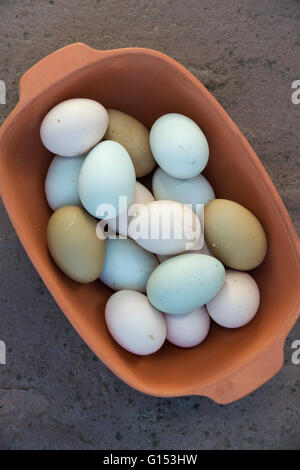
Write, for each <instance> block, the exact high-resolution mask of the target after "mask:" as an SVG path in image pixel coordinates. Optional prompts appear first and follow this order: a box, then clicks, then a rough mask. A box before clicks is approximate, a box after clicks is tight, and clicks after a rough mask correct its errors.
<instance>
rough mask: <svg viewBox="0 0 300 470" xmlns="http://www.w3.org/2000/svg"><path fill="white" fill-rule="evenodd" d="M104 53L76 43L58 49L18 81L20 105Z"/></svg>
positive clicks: (94, 60)
mask: <svg viewBox="0 0 300 470" xmlns="http://www.w3.org/2000/svg"><path fill="white" fill-rule="evenodd" d="M103 53H105V51H97V50H96V49H92V48H91V47H89V46H87V45H85V44H83V43H81V42H77V43H74V44H70V45H69V46H66V47H63V48H61V49H58V50H57V51H55V52H53V53H52V54H50V55H48V56H47V57H45V58H44V59H42V60H40V62H38V63H37V64H36V65H34V66H33V67H31V68H30V69H29V70H28V71H27V72H25V74H24V75H23V76H22V77H21V79H20V104H25V103H26V102H28V101H29V100H30V99H31V98H32V97H34V96H37V95H38V94H40V93H41V92H42V91H43V90H45V89H47V88H48V87H50V86H51V85H53V84H54V83H56V82H57V81H59V80H61V79H62V78H64V77H65V76H66V75H69V74H70V73H72V72H74V71H75V70H78V69H79V68H82V67H85V66H87V65H90V64H92V63H93V62H96V61H97V60H98V59H99V55H100V54H103Z"/></svg>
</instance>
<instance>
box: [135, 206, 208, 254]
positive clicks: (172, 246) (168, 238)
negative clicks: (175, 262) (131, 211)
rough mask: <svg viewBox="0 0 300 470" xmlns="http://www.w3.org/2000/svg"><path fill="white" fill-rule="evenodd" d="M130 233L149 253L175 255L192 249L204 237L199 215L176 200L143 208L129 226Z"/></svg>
mask: <svg viewBox="0 0 300 470" xmlns="http://www.w3.org/2000/svg"><path fill="white" fill-rule="evenodd" d="M128 234H129V236H130V237H131V238H133V239H134V240H135V241H136V242H137V243H138V244H139V245H141V246H142V247H143V248H145V250H148V251H151V252H152V253H156V254H159V255H174V254H179V253H183V252H184V251H186V250H189V249H191V248H192V247H193V246H194V245H195V244H196V242H197V240H198V239H199V237H200V236H201V224H200V221H199V219H198V217H197V216H196V214H195V213H194V212H193V211H192V210H191V209H190V208H189V207H186V206H184V205H183V204H180V203H179V202H175V201H154V202H150V203H149V204H146V205H145V206H143V207H141V209H140V211H139V212H138V214H137V215H136V216H135V217H133V218H132V220H131V221H130V224H129V226H128Z"/></svg>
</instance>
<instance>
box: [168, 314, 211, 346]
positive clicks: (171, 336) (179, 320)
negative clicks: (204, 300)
mask: <svg viewBox="0 0 300 470" xmlns="http://www.w3.org/2000/svg"><path fill="white" fill-rule="evenodd" d="M165 319H166V323H167V340H168V341H169V342H170V343H172V344H174V345H175V346H179V347H181V348H192V347H193V346H197V345H198V344H200V343H202V341H203V340H204V339H205V338H206V336H207V335H208V332H209V328H210V317H209V315H208V313H207V311H206V308H205V307H198V308H195V309H194V310H192V311H191V312H189V313H185V314H182V315H173V314H171V313H166V314H165Z"/></svg>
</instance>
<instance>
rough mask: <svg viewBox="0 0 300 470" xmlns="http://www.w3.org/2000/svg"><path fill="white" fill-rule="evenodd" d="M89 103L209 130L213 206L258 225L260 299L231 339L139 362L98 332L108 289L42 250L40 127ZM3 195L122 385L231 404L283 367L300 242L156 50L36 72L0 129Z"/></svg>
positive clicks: (216, 114)
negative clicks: (249, 216) (62, 111)
mask: <svg viewBox="0 0 300 470" xmlns="http://www.w3.org/2000/svg"><path fill="white" fill-rule="evenodd" d="M73 97H85V98H91V99H94V100H98V101H100V102H101V103H102V104H103V105H104V106H106V107H112V108H117V109H120V110H123V111H125V112H127V113H129V114H131V115H133V116H135V117H136V118H137V119H139V120H140V121H142V122H143V123H144V124H145V125H146V126H148V127H150V126H151V125H152V123H153V122H154V121H155V120H156V119H157V118H158V117H159V116H160V115H162V114H165V113H169V112H177V113H183V114H186V115H187V116H189V117H191V118H192V119H194V120H195V121H196V122H197V123H198V124H199V125H200V126H201V128H202V129H203V131H204V132H205V134H206V136H207V139H208V142H209V146H210V160H209V164H208V166H207V169H206V171H205V174H206V175H207V177H208V179H209V181H210V182H211V183H212V185H213V187H214V189H215V192H216V196H217V197H223V198H228V199H232V200H234V201H237V202H239V203H241V204H242V205H244V206H246V207H247V208H248V209H250V211H252V212H253V213H254V214H256V215H257V216H258V218H259V219H260V220H261V222H262V223H263V226H264V227H265V230H266V232H267V236H268V242H269V249H268V255H267V257H266V259H265V261H264V262H263V264H262V265H261V266H260V267H259V268H258V269H256V270H255V271H253V272H252V274H253V276H254V277H255V279H256V281H257V283H258V285H259V288H260V291H261V305H260V308H259V312H258V314H257V316H256V317H255V319H254V320H253V321H252V322H251V323H250V324H248V325H246V326H244V327H243V328H240V329H237V330H228V329H224V328H221V327H219V326H217V325H213V327H212V330H211V332H210V334H209V336H208V338H207V339H206V341H205V342H204V343H203V344H201V345H199V346H198V347H195V348H192V349H189V350H183V349H180V348H177V347H175V346H172V345H171V344H168V343H166V344H165V345H164V346H163V348H162V349H161V350H160V351H159V352H158V353H156V354H153V355H151V356H148V357H138V356H135V355H133V354H130V353H127V352H126V351H125V350H123V349H122V348H120V347H119V346H118V345H117V344H116V343H115V342H114V341H113V340H112V338H111V337H110V335H109V334H108V331H107V329H106V326H105V322H104V307H105V303H106V301H107V299H108V297H109V296H110V295H111V291H110V289H108V288H107V287H106V286H104V285H102V284H101V283H100V281H96V282H94V283H91V284H88V285H80V284H77V283H75V282H73V281H71V280H70V279H68V278H67V277H66V276H65V275H64V274H63V273H62V272H61V271H60V270H59V269H58V268H57V267H56V265H55V264H54V263H53V262H52V260H51V258H50V257H49V254H48V252H47V247H46V225H47V221H48V219H49V216H50V214H51V211H50V209H49V207H48V205H47V203H46V199H45V195H44V180H45V176H46V172H47V168H48V166H49V162H50V160H51V158H52V157H53V155H52V154H50V153H49V152H48V151H47V150H46V149H45V148H44V147H43V145H42V143H41V140H40V136H39V129H40V124H41V120H42V118H43V117H44V115H45V114H46V113H47V111H48V110H49V109H50V108H52V107H53V106H54V105H55V104H57V103H58V102H60V101H63V100H66V99H68V98H73ZM0 187H1V196H2V199H3V201H4V204H5V207H6V209H7V212H8V215H9V217H10V219H11V221H12V223H13V225H14V228H15V230H16V232H17V234H18V236H19V238H20V240H21V242H22V244H23V245H24V248H25V250H26V251H27V253H28V255H29V257H30V258H31V260H32V262H33V264H34V266H35V267H36V269H37V270H38V272H39V274H40V276H41V277H42V279H43V281H44V282H45V284H46V285H47V287H48V288H49V290H50V292H51V293H52V295H53V296H54V298H55V299H56V301H57V303H58V305H59V306H60V307H61V309H62V310H63V312H64V313H65V315H66V316H67V318H68V319H69V321H70V322H71V323H72V325H73V326H74V328H75V329H76V330H77V332H78V333H79V334H80V336H81V337H82V338H83V340H84V341H85V342H86V343H87V344H88V345H89V347H90V348H91V349H92V350H93V351H94V353H95V354H96V355H97V356H98V357H99V358H100V359H101V361H103V362H104V364H106V366H107V367H109V368H110V369H111V370H112V371H113V372H114V373H115V374H116V375H117V376H119V377H120V378H121V379H122V380H124V381H125V382H126V383H127V384H129V385H131V386H132V387H134V388H135V389H137V390H139V391H141V392H144V393H147V394H150V395H156V396H161V397H162V396H180V395H205V396H207V397H210V398H212V399H213V400H215V401H216V402H218V403H223V404H224V403H229V402H232V401H234V400H237V399H239V398H241V397H242V396H244V395H246V394H248V393H250V392H251V391H253V390H254V389H256V388H257V387H259V386H260V385H262V384H263V383H264V382H266V381H267V380H269V379H270V378H271V377H272V376H274V374H276V373H277V372H278V371H279V370H280V368H281V367H282V365H283V360H284V355H283V349H284V342H285V338H286V336H287V334H288V333H289V331H290V330H291V328H292V326H293V325H294V323H295V322H296V320H297V318H298V316H299V307H300V290H299V285H298V282H299V274H300V262H299V243H298V238H297V235H296V233H295V230H294V228H293V225H292V223H291V220H290V218H289V216H288V214H287V211H286V209H285V207H284V205H283V203H282V200H281V199H280V197H279V195H278V193H277V191H276V189H275V187H274V186H273V184H272V182H271V180H270V178H269V177H268V175H267V173H266V171H265V170H264V168H263V166H262V164H261V163H260V161H259V159H258V158H257V156H256V155H255V153H254V151H253V149H252V148H251V147H250V145H249V144H248V142H247V141H246V139H245V138H244V137H243V135H242V134H241V132H240V131H239V129H238V128H237V127H236V125H235V124H234V123H233V122H232V121H231V119H230V118H229V117H228V115H227V114H226V113H225V111H224V110H223V109H222V108H221V106H220V105H219V104H218V103H217V102H216V100H215V99H214V98H213V96H212V95H211V94H210V93H209V92H208V91H207V90H206V88H205V87H204V86H203V85H201V83H199V81H198V80H197V79H196V78H195V77H194V76H193V75H192V74H191V73H190V72H188V71H187V70H186V69H185V68H184V67H182V66H181V65H180V64H178V63H177V62H176V61H174V60H172V59H170V58H169V57H167V56H166V55H164V54H161V53H159V52H156V51H153V50H148V49H139V48H128V49H117V50H112V51H96V50H94V49H91V48H90V47H87V46H86V45H84V44H80V43H78V44H72V45H70V46H67V47H64V48H63V49H60V50H58V51H56V52H54V53H53V54H51V55H49V56H48V57H46V58H45V59H43V60H42V61H41V62H39V63H38V64H36V65H35V66H34V67H32V68H31V69H30V70H29V71H28V72H26V73H25V75H24V76H23V77H22V79H21V81H20V101H19V103H18V105H17V106H16V108H15V109H14V111H13V112H12V113H11V114H10V116H9V117H8V118H7V120H6V121H5V123H4V124H3V125H2V127H1V129H0Z"/></svg>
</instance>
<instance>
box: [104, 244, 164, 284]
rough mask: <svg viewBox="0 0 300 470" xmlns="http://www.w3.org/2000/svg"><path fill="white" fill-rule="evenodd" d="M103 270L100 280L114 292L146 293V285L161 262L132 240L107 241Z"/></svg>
mask: <svg viewBox="0 0 300 470" xmlns="http://www.w3.org/2000/svg"><path fill="white" fill-rule="evenodd" d="M105 244H106V252H105V261H104V266H103V270H102V272H101V275H100V277H99V279H100V280H101V281H102V282H104V284H106V285H107V286H108V287H110V288H111V289H114V290H123V289H132V290H135V291H139V292H146V284H147V281H148V278H149V276H150V274H151V273H152V271H153V270H154V269H155V268H156V267H157V266H158V264H159V262H158V259H157V258H156V256H155V255H153V254H152V253H149V251H146V250H144V248H142V247H140V246H139V245H137V243H135V242H134V241H133V240H130V239H128V238H127V239H124V238H123V239H122V238H116V239H107V240H106V242H105Z"/></svg>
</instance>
